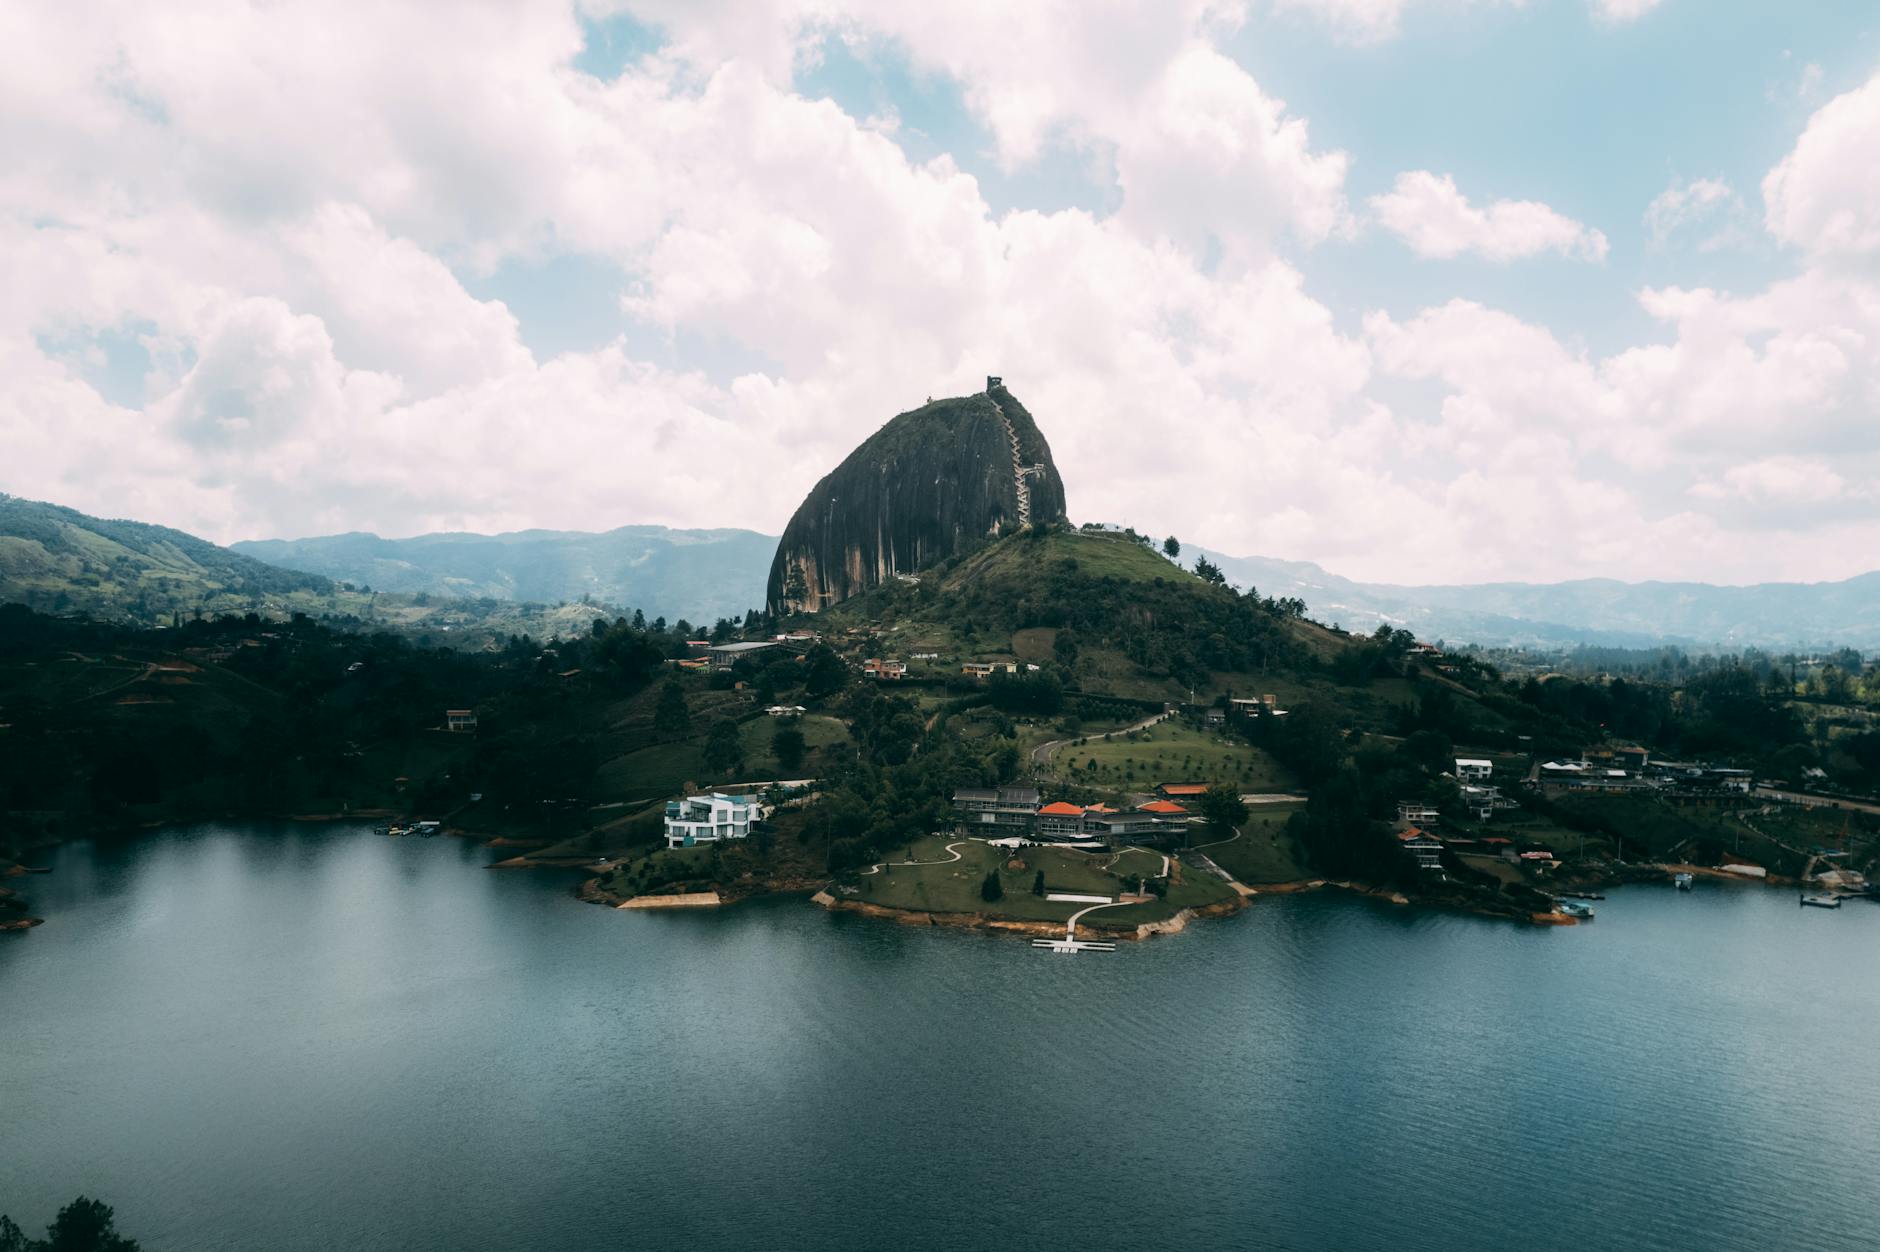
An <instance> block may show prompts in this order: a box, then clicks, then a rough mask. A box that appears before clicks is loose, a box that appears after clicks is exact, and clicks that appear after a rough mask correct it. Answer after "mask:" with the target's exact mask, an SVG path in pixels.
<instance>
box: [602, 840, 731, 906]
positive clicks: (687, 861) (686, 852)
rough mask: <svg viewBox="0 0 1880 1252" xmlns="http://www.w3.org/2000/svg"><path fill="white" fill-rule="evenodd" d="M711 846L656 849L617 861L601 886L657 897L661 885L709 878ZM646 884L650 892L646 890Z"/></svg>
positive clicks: (629, 893)
mask: <svg viewBox="0 0 1880 1252" xmlns="http://www.w3.org/2000/svg"><path fill="white" fill-rule="evenodd" d="M712 852H713V847H712V845H710V844H699V845H698V846H697V847H692V848H664V847H662V848H656V849H654V850H652V851H650V852H646V853H643V854H642V855H640V856H636V857H633V858H631V859H629V860H625V861H622V862H620V863H619V864H618V865H615V866H614V867H613V868H612V869H611V870H609V871H608V872H607V873H606V874H603V875H602V876H601V885H602V886H603V887H605V888H607V889H608V890H610V891H614V892H617V893H619V894H620V895H635V894H646V895H658V894H662V893H664V892H665V891H666V890H667V887H666V886H665V885H664V884H669V883H673V882H681V881H684V880H686V879H698V878H707V877H709V876H710V875H711V869H712V860H713V857H712ZM648 885H650V886H651V890H650V891H649V890H648V889H647V887H648Z"/></svg>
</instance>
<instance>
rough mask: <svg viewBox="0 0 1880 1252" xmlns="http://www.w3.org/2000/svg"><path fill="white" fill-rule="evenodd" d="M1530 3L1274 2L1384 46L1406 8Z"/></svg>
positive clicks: (1502, 0)
mask: <svg viewBox="0 0 1880 1252" xmlns="http://www.w3.org/2000/svg"><path fill="white" fill-rule="evenodd" d="M1526 5H1527V0H1273V8H1274V9H1275V10H1277V11H1278V12H1281V13H1288V12H1295V13H1304V14H1307V15H1309V16H1311V17H1315V18H1317V19H1318V20H1320V21H1321V22H1323V23H1325V25H1327V26H1329V27H1331V28H1332V30H1334V31H1335V32H1337V33H1338V34H1339V35H1340V36H1342V37H1343V38H1345V39H1347V40H1349V41H1350V42H1352V43H1358V44H1369V43H1380V42H1382V41H1384V40H1387V39H1392V38H1395V37H1396V36H1397V34H1398V33H1399V31H1400V30H1401V28H1402V25H1403V15H1404V11H1405V10H1406V9H1409V8H1411V7H1413V6H1420V7H1423V8H1447V9H1466V8H1507V9H1519V8H1524V7H1526Z"/></svg>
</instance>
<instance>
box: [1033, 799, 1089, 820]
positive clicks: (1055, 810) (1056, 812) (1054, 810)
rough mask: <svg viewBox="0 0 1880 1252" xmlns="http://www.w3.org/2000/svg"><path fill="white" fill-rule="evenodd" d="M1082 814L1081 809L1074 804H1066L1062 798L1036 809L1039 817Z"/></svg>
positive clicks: (1076, 815)
mask: <svg viewBox="0 0 1880 1252" xmlns="http://www.w3.org/2000/svg"><path fill="white" fill-rule="evenodd" d="M1083 815H1084V811H1083V809H1081V808H1079V807H1078V806H1077V805H1075V804H1066V803H1065V802H1064V801H1062V800H1059V801H1057V802H1056V803H1053V804H1047V805H1045V806H1044V807H1043V808H1041V809H1039V810H1038V816H1039V817H1047V816H1049V817H1082V816H1083Z"/></svg>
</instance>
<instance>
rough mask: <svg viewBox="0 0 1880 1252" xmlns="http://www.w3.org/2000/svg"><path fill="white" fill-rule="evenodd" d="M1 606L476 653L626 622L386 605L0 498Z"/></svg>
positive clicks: (497, 605) (531, 610) (325, 583)
mask: <svg viewBox="0 0 1880 1252" xmlns="http://www.w3.org/2000/svg"><path fill="white" fill-rule="evenodd" d="M0 604H23V605H26V606H27V607H28V608H31V609H34V610H36V611H38V612H42V613H54V614H83V615H85V616H87V617H92V618H96V619H98V620H100V621H111V622H120V623H125V624H131V625H169V624H171V623H172V622H173V621H174V620H176V619H177V618H179V617H180V618H185V619H187V618H193V617H198V616H201V617H217V616H220V615H222V614H226V613H235V614H247V613H254V614H258V615H259V616H261V617H263V618H268V619H273V620H281V619H285V618H288V617H291V616H292V615H294V614H295V613H305V614H306V615H308V616H309V617H312V618H316V619H319V620H323V621H327V622H331V623H333V624H334V625H338V626H343V627H348V628H353V629H390V630H397V631H400V632H402V633H407V634H412V635H414V636H415V637H417V638H419V639H421V640H423V641H425V642H430V643H440V644H455V645H458V646H473V647H474V646H480V645H486V644H490V643H492V642H496V641H500V640H503V639H506V638H508V637H509V636H510V635H516V634H526V635H530V636H533V637H535V638H538V639H540V638H552V637H554V636H557V635H570V634H577V633H580V632H582V631H585V630H587V629H588V628H589V627H590V626H591V625H592V623H593V620H594V619H595V618H596V617H599V616H612V615H614V614H615V613H617V612H618V611H619V610H617V609H614V608H610V607H609V606H607V605H605V604H601V603H573V604H567V603H564V604H552V605H547V604H536V603H519V602H516V601H512V600H506V599H497V598H495V597H480V598H475V599H469V598H460V597H445V596H433V595H431V594H430V593H428V592H426V591H423V590H419V591H416V592H414V593H412V594H409V595H386V594H382V593H378V592H373V591H367V590H364V589H362V588H357V587H354V586H351V585H349V584H347V583H342V582H336V581H334V580H333V579H331V578H328V577H326V576H325V575H323V574H318V573H303V572H301V571H299V570H291V569H282V568H280V567H279V566H276V565H270V564H268V563H267V562H265V561H260V560H257V559H255V558H254V557H252V556H248V555H246V554H244V553H240V552H233V551H230V550H229V549H227V548H222V547H218V546H216V545H215V544H213V543H210V542H209V541H208V540H206V539H199V538H197V537H196V536H195V535H191V534H187V533H185V532H183V531H180V530H172V529H171V528H170V527H167V526H152V525H149V524H147V523H144V522H130V521H115V520H107V519H105V518H98V517H92V516H89V515H88V514H85V513H80V512H78V511H77V510H76V509H68V508H65V507H63V506H61V505H57V504H44V503H40V502H38V501H33V500H22V499H19V498H18V497H16V496H0Z"/></svg>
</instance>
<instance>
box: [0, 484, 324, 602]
mask: <svg viewBox="0 0 1880 1252" xmlns="http://www.w3.org/2000/svg"><path fill="white" fill-rule="evenodd" d="M334 590H335V588H334V585H333V583H332V581H331V580H329V579H326V578H323V577H320V576H319V575H316V574H303V573H299V572H296V571H293V570H284V569H277V568H276V567H274V566H272V565H267V564H264V563H263V562H261V561H257V560H255V559H254V558H252V557H247V556H242V555H241V554H239V553H235V552H230V551H229V550H228V549H226V548H219V547H217V546H216V545H214V544H212V543H210V542H208V541H207V540H204V539H198V538H196V537H195V536H194V535H189V534H185V533H184V532H182V531H180V530H172V529H170V528H169V527H167V526H150V525H146V524H145V523H143V522H127V521H108V520H106V519H103V518H97V517H89V516H87V515H86V514H83V513H80V512H78V511H77V510H75V509H68V508H63V507H61V506H59V505H56V504H41V503H39V502H37V501H32V500H22V499H20V498H18V497H17V496H0V598H4V599H5V600H7V601H11V602H14V603H18V604H25V605H28V606H30V607H32V608H36V609H40V610H42V611H46V612H63V611H66V610H68V609H75V608H76V609H84V610H86V611H90V612H97V613H100V614H101V615H115V614H123V615H125V616H128V617H136V618H140V619H142V620H155V619H156V618H157V617H159V616H161V615H164V614H169V613H175V612H179V611H183V612H187V611H193V610H195V609H197V608H201V609H203V610H204V611H205V612H213V611H218V610H225V609H234V608H236V607H237V606H240V607H243V608H246V607H247V606H248V605H249V604H250V603H252V602H254V601H257V600H264V599H268V598H273V599H277V600H280V599H285V598H288V597H295V596H299V597H304V598H308V599H311V598H315V597H323V596H330V595H331V594H332V593H333V591H334Z"/></svg>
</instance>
